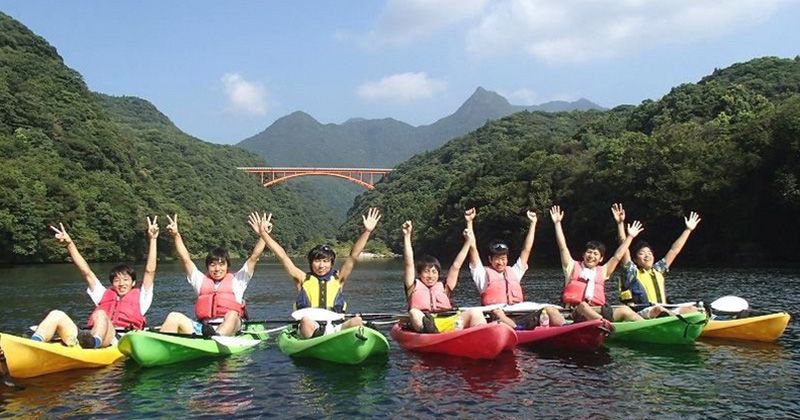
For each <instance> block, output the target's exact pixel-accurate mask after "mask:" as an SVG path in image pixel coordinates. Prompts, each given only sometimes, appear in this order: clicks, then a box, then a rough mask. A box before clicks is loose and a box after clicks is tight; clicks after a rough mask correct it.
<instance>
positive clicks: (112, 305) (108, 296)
mask: <svg viewBox="0 0 800 420" xmlns="http://www.w3.org/2000/svg"><path fill="white" fill-rule="evenodd" d="M140 295H141V290H140V289H139V288H133V289H131V290H130V291H129V292H128V293H126V294H125V296H122V297H120V296H119V295H118V294H117V292H116V291H115V290H114V289H110V288H109V289H106V291H105V292H104V293H103V297H102V298H100V302H98V303H97V307H95V308H94V311H93V312H92V315H91V316H89V322H88V323H87V324H88V325H89V328H92V327H93V326H94V322H92V318H93V317H94V314H95V313H96V312H97V311H101V310H102V311H104V312H105V313H106V315H107V316H108V318H109V319H111V323H112V324H113V325H114V327H115V328H120V329H135V330H141V329H143V328H144V326H145V324H146V323H147V321H146V320H145V317H144V315H142V307H141V305H140V303H139V296H140Z"/></svg>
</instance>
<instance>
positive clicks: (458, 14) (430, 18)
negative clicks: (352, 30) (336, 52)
mask: <svg viewBox="0 0 800 420" xmlns="http://www.w3.org/2000/svg"><path fill="white" fill-rule="evenodd" d="M487 1H488V0H388V2H387V3H386V7H385V8H384V9H383V12H381V15H380V17H378V20H377V22H376V24H375V29H374V30H372V31H371V32H369V34H367V36H366V37H365V40H364V43H365V44H368V45H372V46H374V45H376V44H377V45H383V44H399V45H405V44H409V43H411V42H412V41H415V40H417V39H420V38H425V37H427V36H430V35H431V34H433V33H435V32H436V31H439V30H441V29H444V28H446V27H448V26H450V25H453V24H455V23H458V22H461V21H463V20H466V19H470V18H474V17H478V16H480V14H481V12H482V11H483V9H484V6H485V5H486V3H487Z"/></svg>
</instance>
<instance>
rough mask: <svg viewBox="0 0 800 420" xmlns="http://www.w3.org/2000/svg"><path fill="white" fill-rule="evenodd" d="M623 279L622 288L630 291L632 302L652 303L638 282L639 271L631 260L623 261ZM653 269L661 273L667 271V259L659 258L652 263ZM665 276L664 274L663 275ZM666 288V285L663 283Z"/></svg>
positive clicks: (639, 303)
mask: <svg viewBox="0 0 800 420" xmlns="http://www.w3.org/2000/svg"><path fill="white" fill-rule="evenodd" d="M623 270H624V272H623V279H622V289H623V290H625V289H628V290H630V291H631V296H632V297H633V302H634V303H636V304H637V305H654V303H653V302H650V299H648V298H647V291H645V289H644V286H642V284H641V283H640V282H639V279H638V278H637V277H636V275H637V274H638V273H639V267H637V266H636V264H635V263H634V262H633V261H628V262H627V263H625V266H624V267H623ZM653 270H654V271H658V272H659V273H661V274H662V275H665V274H667V273H668V272H669V267H668V266H667V260H665V259H664V258H661V259H660V260H658V262H656V263H655V264H653ZM664 277H665V278H666V276H664ZM664 288H665V289H666V285H664Z"/></svg>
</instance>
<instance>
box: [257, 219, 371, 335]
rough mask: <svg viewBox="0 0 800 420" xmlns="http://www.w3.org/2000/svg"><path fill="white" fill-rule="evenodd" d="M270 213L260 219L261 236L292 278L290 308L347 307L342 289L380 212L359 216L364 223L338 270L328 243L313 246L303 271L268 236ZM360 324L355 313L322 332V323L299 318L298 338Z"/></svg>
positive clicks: (338, 308)
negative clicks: (294, 296) (294, 298)
mask: <svg viewBox="0 0 800 420" xmlns="http://www.w3.org/2000/svg"><path fill="white" fill-rule="evenodd" d="M271 218H272V214H270V215H269V217H264V218H262V220H261V231H260V232H261V238H262V239H263V240H264V241H265V242H266V244H267V246H268V247H269V249H270V250H271V251H272V252H273V253H275V257H277V258H278V261H280V262H281V264H282V265H283V268H284V269H285V270H286V272H287V273H288V274H289V277H291V278H292V280H294V283H295V286H296V287H297V301H296V302H295V305H294V308H295V310H297V309H303V308H324V309H327V310H331V311H334V312H340V313H343V312H344V311H345V310H347V303H346V302H345V301H344V295H343V294H342V291H343V289H344V286H345V284H346V282H347V279H348V278H349V277H350V274H351V273H352V271H353V267H355V265H356V261H357V260H358V256H359V255H361V251H363V250H364V247H365V246H366V245H367V241H368V240H369V236H370V234H372V231H374V230H375V227H376V226H377V225H378V221H379V220H381V213H380V211H378V209H377V208H370V209H369V211H368V212H367V215H366V216H365V215H361V219H362V221H363V223H364V232H362V233H361V235H360V236H359V237H358V239H356V242H355V243H354V244H353V248H352V249H351V250H350V255H349V256H348V257H347V260H346V261H345V262H344V265H342V268H341V270H338V271H337V270H334V269H333V265H334V263H335V262H336V252H334V250H333V248H331V247H330V246H328V245H317V246H315V247H314V248H312V249H311V251H309V253H308V266H309V271H308V272H305V271H303V270H301V269H299V268H297V266H296V265H294V263H293V262H292V259H291V258H289V255H288V254H287V253H286V250H284V249H283V247H282V246H281V245H280V244H279V243H278V242H276V241H275V239H273V238H272V236H270V233H271V232H272V223H271V222H270V220H271ZM361 325H363V322H362V320H361V317H359V316H355V317H353V318H350V319H348V320H347V321H345V322H344V323H342V324H339V325H337V326H336V327H335V328H334V331H326V329H325V325H320V324H319V323H318V322H317V321H315V320H313V319H311V318H310V317H303V319H301V320H300V324H299V326H298V328H297V331H298V333H299V334H300V337H302V338H311V337H319V336H322V335H325V334H326V333H330V332H335V331H341V330H343V329H347V328H352V327H358V326H361Z"/></svg>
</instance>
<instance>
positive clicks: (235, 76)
mask: <svg viewBox="0 0 800 420" xmlns="http://www.w3.org/2000/svg"><path fill="white" fill-rule="evenodd" d="M220 80H221V81H222V84H223V87H224V89H225V95H227V97H228V106H229V111H230V112H231V113H233V114H244V115H257V116H263V115H266V114H267V108H268V104H267V91H266V89H264V86H262V85H261V83H258V82H251V81H248V80H245V79H244V78H243V77H242V76H241V75H240V74H239V73H226V74H225V75H223V76H222V78H221V79H220Z"/></svg>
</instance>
